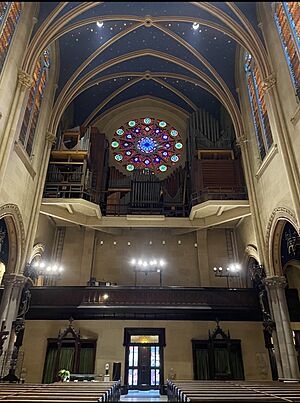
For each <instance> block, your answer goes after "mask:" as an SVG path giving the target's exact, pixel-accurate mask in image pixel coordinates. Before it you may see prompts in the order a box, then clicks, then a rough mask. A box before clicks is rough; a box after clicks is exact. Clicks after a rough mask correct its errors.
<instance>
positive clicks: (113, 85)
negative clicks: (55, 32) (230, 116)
mask: <svg viewBox="0 0 300 403" xmlns="http://www.w3.org/2000/svg"><path fill="white" fill-rule="evenodd" d="M58 4H61V3H57V2H56V3H50V2H41V3H40V11H39V19H38V23H37V24H36V26H35V31H36V30H37V29H38V27H39V25H40V24H41V23H42V22H43V21H44V20H45V18H46V17H47V15H49V13H50V12H51V11H53V9H54V8H55V7H56V6H57V5H58ZM81 4H83V3H81V2H70V3H66V6H65V7H64V9H63V10H62V11H61V13H60V14H59V16H58V17H56V19H55V20H54V21H57V20H58V18H60V17H61V16H62V15H65V14H66V13H68V12H69V11H70V10H72V9H74V8H75V7H77V6H79V5H81ZM87 4H89V3H87ZM199 4H201V3H199ZM208 4H209V5H211V6H213V7H216V8H218V9H221V10H222V11H223V12H225V13H226V14H227V15H228V16H230V17H231V18H232V19H233V20H234V21H235V22H237V23H239V24H240V21H239V19H238V18H237V17H236V16H235V14H234V13H233V12H232V10H230V8H229V7H228V5H227V4H226V3H224V2H210V3H208ZM235 5H237V6H238V7H239V8H240V10H241V11H242V12H243V13H244V15H245V16H246V17H247V18H248V20H249V21H250V22H251V24H252V25H253V27H254V29H255V30H256V31H257V33H258V34H259V35H261V32H260V30H259V28H258V22H257V18H256V3H252V2H238V3H235ZM105 16H115V18H113V20H110V21H104V22H103V26H102V27H98V26H97V24H96V23H90V24H88V25H85V26H82V27H78V28H76V29H74V30H72V31H71V32H69V33H67V34H65V35H64V36H62V37H61V38H60V39H59V49H60V66H61V67H60V74H59V81H58V90H57V92H56V96H58V95H59V93H60V91H61V90H62V88H63V87H64V85H65V84H66V82H67V80H68V79H69V78H70V77H71V76H72V74H73V73H74V71H75V70H76V69H77V68H78V67H79V66H80V65H81V64H82V63H84V61H85V60H86V59H87V58H88V57H89V56H90V55H91V54H92V53H93V52H94V51H96V50H97V49H99V47H100V46H102V45H103V44H105V43H106V42H107V41H108V40H110V39H111V38H113V37H114V36H115V35H116V34H118V33H120V32H124V31H125V30H127V29H129V28H130V27H132V26H133V25H134V24H136V23H137V22H138V21H137V20H138V19H139V18H140V17H142V18H145V17H146V16H150V17H158V16H160V17H164V18H165V21H161V22H160V25H161V27H164V28H166V29H168V30H169V31H171V32H172V33H174V34H176V35H178V37H180V38H182V39H183V40H184V41H186V42H187V43H188V44H189V45H191V46H193V47H194V49H195V50H197V51H198V52H199V53H201V54H202V55H203V56H204V57H205V58H206V59H207V60H208V62H209V63H210V64H211V65H212V67H213V68H214V69H215V70H216V71H217V72H218V74H219V75H220V76H221V77H222V79H223V80H224V81H225V83H226V85H227V86H228V87H229V89H230V90H231V92H232V94H233V96H234V97H235V99H236V101H237V94H236V91H235V80H234V72H235V52H236V43H235V41H234V40H233V39H232V38H230V37H229V36H227V35H226V34H224V33H223V32H219V31H217V30H215V29H212V28H209V27H207V26H205V25H200V26H199V27H198V29H196V30H194V29H193V27H192V21H193V19H195V18H202V19H206V20H208V21H213V22H216V23H218V24H219V25H223V26H224V24H223V23H222V22H221V21H220V20H219V19H218V18H217V17H215V16H213V15H212V14H210V13H209V12H208V11H206V10H203V9H202V8H199V7H197V6H195V5H194V4H192V3H188V2H128V3H127V2H104V3H102V4H97V3H96V2H95V3H94V4H93V7H92V8H90V9H89V10H87V11H85V12H83V13H81V14H80V15H79V16H77V17H76V18H75V19H73V20H72V21H69V22H68V23H67V25H70V24H73V23H74V22H79V21H81V20H84V19H86V18H90V17H96V18H97V19H98V20H100V21H101V18H104V17H105ZM116 16H132V17H133V18H134V17H136V18H135V19H136V21H129V19H128V18H126V17H125V19H124V20H119V19H118V18H117V17H116ZM171 16H174V17H176V16H177V17H187V18H190V19H191V18H192V20H191V22H177V21H173V20H172V18H171ZM144 49H150V50H152V51H159V52H163V53H165V54H167V59H168V60H163V59H161V58H157V57H155V56H153V55H152V56H151V55H146V56H139V57H137V58H134V59H132V60H128V61H122V62H120V63H118V64H117V65H110V63H109V62H110V60H112V59H114V58H116V57H119V56H122V55H123V56H125V55H127V54H128V53H131V52H134V51H143V50H144ZM169 55H172V56H175V57H177V58H179V59H181V60H183V61H185V62H188V63H189V64H192V65H193V66H194V67H196V68H198V69H199V70H200V71H202V72H204V73H205V74H207V75H208V76H209V77H210V78H211V79H212V80H214V81H215V82H216V78H215V77H214V75H213V74H212V73H211V72H209V71H208V70H207V68H205V67H204V66H203V64H202V63H201V62H200V61H199V60H198V59H197V58H196V56H194V55H192V54H191V53H190V52H189V50H188V49H186V48H185V47H184V46H183V45H182V44H180V43H178V42H177V41H176V40H175V39H174V38H172V37H170V36H169V35H167V34H166V33H164V32H162V31H161V30H160V29H158V28H157V27H155V26H152V27H145V26H141V27H138V28H135V29H134V30H133V31H132V32H130V33H128V34H126V36H124V37H122V38H121V39H119V40H118V41H116V42H115V43H113V44H111V45H109V46H108V47H107V48H106V49H105V50H103V51H102V52H101V54H99V55H98V56H97V57H96V58H95V59H94V60H93V61H92V62H91V63H90V64H89V65H88V66H87V67H86V68H85V69H84V71H83V72H82V73H81V74H80V75H79V77H78V78H77V79H76V80H74V81H73V84H74V83H76V81H78V79H80V78H82V77H83V76H84V75H85V74H86V73H87V72H90V71H91V70H93V69H94V68H96V67H98V66H102V65H103V64H104V63H105V62H108V66H107V68H106V69H105V70H104V71H103V72H101V73H98V75H96V76H95V77H94V78H96V77H103V76H105V75H107V74H112V73H116V74H118V73H120V72H145V71H147V70H150V71H151V72H167V73H177V74H183V75H185V76H189V77H193V78H196V76H195V75H194V74H193V73H191V72H190V71H188V70H187V69H186V68H185V67H184V66H182V65H177V64H175V63H173V62H171V61H170V59H169ZM132 78H133V77H132V76H129V77H128V78H127V77H126V78H118V79H116V78H115V80H114V79H111V80H109V81H107V82H105V83H102V84H99V85H97V86H93V87H92V88H89V89H88V90H86V91H85V92H84V93H82V94H81V95H79V96H78V97H77V98H76V99H75V101H74V111H75V116H74V125H79V124H82V123H83V122H84V120H85V119H86V118H87V116H88V115H89V114H90V113H91V112H92V111H93V110H94V109H95V108H96V107H97V106H98V105H99V104H100V103H101V102H103V101H104V100H105V99H106V98H107V97H108V96H109V95H110V94H111V93H112V92H114V91H115V90H117V89H118V88H120V86H121V85H123V84H124V83H125V82H128V79H130V80H131V79H132ZM162 79H163V77H162ZM165 81H166V82H167V83H168V84H169V85H172V86H173V87H174V88H176V89H177V90H179V91H181V92H182V94H184V95H185V96H186V97H188V98H189V99H190V100H191V101H192V102H193V103H194V104H195V105H196V106H197V107H203V108H205V109H206V110H208V111H209V112H211V113H213V114H214V115H217V114H218V113H219V109H220V103H219V101H218V100H217V99H216V98H214V97H213V96H212V95H211V94H209V93H207V91H205V90H203V89H201V88H200V87H198V86H195V84H191V83H188V82H186V81H184V80H180V79H179V80H178V79H170V78H167V79H166V80H165ZM145 95H151V96H155V97H158V98H161V99H165V100H167V101H169V102H172V103H174V104H175V105H178V106H180V107H181V108H183V109H185V110H186V111H187V112H188V113H190V112H191V111H192V109H191V106H190V105H188V103H187V102H185V101H184V100H182V98H180V97H179V96H177V95H175V94H174V93H172V91H170V90H169V89H166V88H165V87H164V86H162V85H160V84H158V83H156V82H155V81H153V80H149V81H146V80H143V81H140V82H139V83H137V84H135V85H133V86H132V87H130V88H128V89H126V90H125V91H124V92H122V93H121V94H119V95H117V96H116V97H115V98H114V99H113V100H111V101H110V102H109V103H108V104H107V105H106V106H105V107H104V108H103V109H102V110H101V111H100V114H101V113H103V112H104V111H105V110H107V109H108V108H110V107H112V106H115V105H117V104H118V103H120V102H124V101H126V100H130V99H131V98H134V97H138V96H145Z"/></svg>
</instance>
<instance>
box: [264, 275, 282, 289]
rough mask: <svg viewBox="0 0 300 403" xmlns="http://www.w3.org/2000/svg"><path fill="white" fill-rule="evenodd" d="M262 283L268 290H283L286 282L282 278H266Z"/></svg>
mask: <svg viewBox="0 0 300 403" xmlns="http://www.w3.org/2000/svg"><path fill="white" fill-rule="evenodd" d="M263 282H264V284H265V285H266V286H267V287H270V288H285V287H286V286H287V281H286V278H285V277H284V276H273V277H266V278H265V279H264V280H263Z"/></svg>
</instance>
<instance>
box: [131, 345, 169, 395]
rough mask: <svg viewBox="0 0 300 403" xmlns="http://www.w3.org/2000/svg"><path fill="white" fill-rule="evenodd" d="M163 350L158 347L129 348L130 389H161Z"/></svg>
mask: <svg viewBox="0 0 300 403" xmlns="http://www.w3.org/2000/svg"><path fill="white" fill-rule="evenodd" d="M161 349H162V347H160V346H158V345H149V344H148V345H146V346H145V345H144V346H142V345H130V346H128V353H127V358H128V365H127V382H126V379H125V382H126V383H127V385H128V389H144V390H147V389H148V390H149V389H159V387H160V384H161V376H162V373H161Z"/></svg>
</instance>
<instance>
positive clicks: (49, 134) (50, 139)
mask: <svg viewBox="0 0 300 403" xmlns="http://www.w3.org/2000/svg"><path fill="white" fill-rule="evenodd" d="M46 141H47V142H48V143H50V144H55V142H56V136H55V134H53V133H52V132H50V131H49V130H47V132H46Z"/></svg>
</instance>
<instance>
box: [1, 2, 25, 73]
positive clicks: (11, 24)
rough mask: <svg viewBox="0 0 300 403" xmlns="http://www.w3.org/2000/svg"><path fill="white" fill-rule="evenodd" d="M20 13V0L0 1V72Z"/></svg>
mask: <svg viewBox="0 0 300 403" xmlns="http://www.w3.org/2000/svg"><path fill="white" fill-rule="evenodd" d="M20 14H21V2H17V1H16V2H8V1H3V2H0V72H1V71H2V68H3V65H4V62H5V59H6V55H7V53H8V50H9V46H10V43H11V40H12V38H13V35H14V32H15V29H16V26H17V24H18V21H19V18H20Z"/></svg>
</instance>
